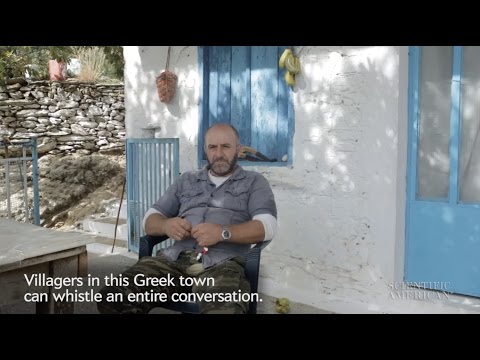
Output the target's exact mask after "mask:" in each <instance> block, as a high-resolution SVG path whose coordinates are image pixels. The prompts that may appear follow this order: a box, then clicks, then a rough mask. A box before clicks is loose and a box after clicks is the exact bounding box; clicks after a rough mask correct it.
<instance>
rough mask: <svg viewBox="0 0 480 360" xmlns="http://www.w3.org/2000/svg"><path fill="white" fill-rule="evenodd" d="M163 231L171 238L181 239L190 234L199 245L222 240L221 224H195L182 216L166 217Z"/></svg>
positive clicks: (211, 243) (209, 244) (212, 243)
mask: <svg viewBox="0 0 480 360" xmlns="http://www.w3.org/2000/svg"><path fill="white" fill-rule="evenodd" d="M164 229H165V233H166V234H167V235H168V237H169V238H171V239H173V240H177V241H179V240H183V239H185V238H187V237H189V236H192V237H193V238H194V239H195V240H197V242H198V245H200V246H212V245H215V244H216V243H218V242H219V241H221V240H222V226H221V225H217V224H210V223H203V224H198V225H195V226H194V227H193V228H192V224H191V223H190V222H189V221H188V220H186V219H183V218H180V217H174V218H171V219H167V220H166V221H165V225H164Z"/></svg>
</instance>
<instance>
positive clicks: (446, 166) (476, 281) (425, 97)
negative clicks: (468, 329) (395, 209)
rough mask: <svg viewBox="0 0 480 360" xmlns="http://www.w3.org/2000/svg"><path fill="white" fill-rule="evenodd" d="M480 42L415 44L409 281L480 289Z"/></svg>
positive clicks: (411, 55)
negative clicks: (473, 45)
mask: <svg viewBox="0 0 480 360" xmlns="http://www.w3.org/2000/svg"><path fill="white" fill-rule="evenodd" d="M479 58H480V48H479V47H452V46H439V47H436V46H429V47H411V48H410V52H409V154H408V186H407V228H406V230H407V246H406V257H405V259H406V263H405V269H406V271H405V280H406V281H408V282H415V283H418V284H419V285H420V286H423V287H426V288H431V289H437V290H438V289H439V286H441V287H442V288H441V290H446V291H449V292H453V293H458V294H465V295H471V296H480V206H479V204H480V101H478V100H479V99H480V96H479V95H480V65H479V64H480V63H479V62H478V60H477V59H479Z"/></svg>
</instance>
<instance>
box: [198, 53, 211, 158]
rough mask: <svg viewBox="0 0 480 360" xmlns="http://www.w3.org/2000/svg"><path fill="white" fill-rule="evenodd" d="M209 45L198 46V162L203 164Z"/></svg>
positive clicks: (206, 115)
mask: <svg viewBox="0 0 480 360" xmlns="http://www.w3.org/2000/svg"><path fill="white" fill-rule="evenodd" d="M208 64H209V61H208V47H206V46H199V47H198V79H199V89H200V90H199V99H198V102H199V106H198V108H199V110H198V135H197V136H198V141H197V142H198V164H201V163H202V161H204V160H203V159H204V158H205V157H204V156H203V155H204V152H205V150H204V139H203V134H205V131H207V128H208V126H207V125H206V124H207V123H208V122H207V121H205V119H208V104H204V103H203V102H204V99H208V81H207V79H206V76H207V75H208V74H207V73H206V71H205V69H207V68H208Z"/></svg>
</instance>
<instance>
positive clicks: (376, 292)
mask: <svg viewBox="0 0 480 360" xmlns="http://www.w3.org/2000/svg"><path fill="white" fill-rule="evenodd" d="M295 51H296V53H297V54H298V55H299V56H300V59H301V63H302V74H301V75H300V76H297V87H296V88H295V89H294V92H295V94H294V107H295V135H294V159H293V165H292V166H289V167H255V166H251V167H249V168H250V169H252V170H257V171H260V172H262V173H263V174H264V175H265V176H266V177H267V178H268V179H269V181H270V183H271V185H272V187H273V190H274V193H275V197H276V200H277V206H278V214H279V215H278V222H279V232H278V235H277V237H276V238H275V240H274V241H273V242H272V244H271V245H270V246H269V247H268V248H267V249H266V250H265V251H264V253H263V258H262V270H261V271H262V272H261V274H262V278H261V282H260V291H261V292H264V293H267V294H269V295H272V296H277V297H282V296H286V297H289V298H290V299H292V300H295V301H300V302H304V303H307V304H311V305H314V306H318V307H322V308H324V309H327V310H332V311H336V312H368V311H373V312H405V311H408V312H429V311H433V312H439V311H446V312H449V311H456V310H455V309H456V308H448V306H449V305H448V304H447V305H445V304H443V305H435V304H432V303H431V302H430V301H415V300H406V301H399V300H392V298H391V295H390V291H391V288H390V286H389V284H391V283H392V282H393V281H400V280H401V279H402V278H403V260H404V259H403V249H404V231H405V181H406V179H405V176H406V172H405V171H406V157H407V152H406V149H407V147H406V143H407V86H408V83H407V74H408V53H407V48H406V47H393V46H391V47H389V46H385V47H331V46H330V47H322V46H316V47H303V46H297V47H295ZM124 54H125V58H126V67H125V104H126V130H127V137H154V136H157V137H160V136H161V137H179V138H180V149H181V156H180V170H181V171H182V172H183V171H188V170H192V169H197V167H198V163H197V133H198V116H199V112H198V105H199V91H198V84H199V79H198V64H197V47H180V46H176V47H172V51H171V59H170V70H172V71H174V72H175V73H176V74H177V76H178V88H177V94H176V96H175V98H174V99H173V101H172V102H171V103H170V104H163V103H161V102H160V100H159V98H158V95H157V92H156V85H155V77H156V76H157V75H159V74H160V72H161V71H163V70H164V67H165V62H166V54H167V47H125V50H124ZM146 127H150V128H153V129H154V130H145V129H143V128H146ZM158 127H160V129H158ZM462 301H463V299H462V298H456V301H455V302H456V303H460V302H462ZM452 309H453V310H452ZM458 311H460V312H461V311H464V309H462V308H461V309H459V310H458Z"/></svg>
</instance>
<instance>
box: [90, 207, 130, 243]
mask: <svg viewBox="0 0 480 360" xmlns="http://www.w3.org/2000/svg"><path fill="white" fill-rule="evenodd" d="M117 211H118V209H117ZM116 221H117V218H116V217H106V218H101V219H85V220H83V230H84V231H88V232H91V233H93V234H96V235H99V236H104V237H108V238H111V239H113V237H114V235H115V223H116ZM117 239H120V240H128V224H127V220H126V219H119V220H118V227H117Z"/></svg>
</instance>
